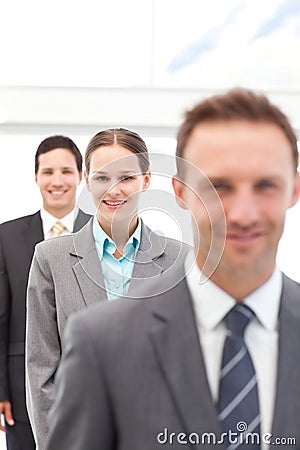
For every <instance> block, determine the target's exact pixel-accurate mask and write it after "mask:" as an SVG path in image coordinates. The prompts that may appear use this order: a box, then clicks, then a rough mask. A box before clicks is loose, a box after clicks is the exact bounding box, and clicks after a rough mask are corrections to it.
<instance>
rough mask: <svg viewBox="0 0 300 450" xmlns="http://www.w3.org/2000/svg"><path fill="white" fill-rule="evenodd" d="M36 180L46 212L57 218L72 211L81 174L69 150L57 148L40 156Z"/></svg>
mask: <svg viewBox="0 0 300 450" xmlns="http://www.w3.org/2000/svg"><path fill="white" fill-rule="evenodd" d="M35 180H36V183H37V185H38V186H39V188H40V191H41V194H42V197H43V206H44V208H45V209H46V211H48V212H49V213H50V214H52V215H53V216H55V217H57V218H62V217H64V216H65V215H66V214H68V213H69V212H71V211H72V209H73V208H74V207H75V202H76V189H77V186H78V184H79V183H80V181H81V173H80V172H78V169H77V165H76V159H75V156H74V155H73V154H72V153H71V152H70V151H69V150H67V149H65V148H56V149H54V150H50V151H49V152H47V153H43V154H42V155H40V156H39V167H38V172H37V174H36V177H35Z"/></svg>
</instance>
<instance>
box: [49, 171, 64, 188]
mask: <svg viewBox="0 0 300 450" xmlns="http://www.w3.org/2000/svg"><path fill="white" fill-rule="evenodd" d="M51 182H52V184H53V186H62V185H63V175H62V173H61V172H59V171H57V172H53V174H52V179H51Z"/></svg>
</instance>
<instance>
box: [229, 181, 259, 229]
mask: <svg viewBox="0 0 300 450" xmlns="http://www.w3.org/2000/svg"><path fill="white" fill-rule="evenodd" d="M226 209H227V211H226V218H227V222H228V225H229V224H236V225H239V226H241V227H249V226H253V225H254V224H256V223H257V222H258V220H259V203H258V199H257V197H256V195H255V193H254V192H253V191H252V190H251V189H241V190H240V191H238V192H235V193H234V195H233V196H232V198H231V201H230V204H229V205H227V208H226Z"/></svg>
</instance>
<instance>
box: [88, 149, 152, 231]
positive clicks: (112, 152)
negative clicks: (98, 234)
mask: <svg viewBox="0 0 300 450" xmlns="http://www.w3.org/2000/svg"><path fill="white" fill-rule="evenodd" d="M150 177H151V176H150V173H149V172H147V173H146V174H145V175H143V174H142V173H141V167H140V165H139V159H138V157H137V155H136V154H135V153H133V152H131V151H130V150H128V149H127V148H125V147H122V146H121V145H119V144H114V145H108V146H102V147H99V148H98V149H97V150H95V151H94V152H93V153H92V155H91V159H90V172H89V174H87V173H85V179H86V183H87V187H88V189H89V191H90V192H91V193H92V196H93V199H94V203H95V205H96V206H97V216H98V221H99V223H100V224H101V225H102V226H103V228H104V229H105V228H106V227H107V226H109V225H112V224H113V223H114V224H117V223H124V225H125V224H128V225H129V224H130V223H131V222H132V220H133V219H134V218H135V217H136V215H137V211H138V202H139V196H140V194H141V192H143V191H145V190H146V189H147V188H148V186H149V184H150Z"/></svg>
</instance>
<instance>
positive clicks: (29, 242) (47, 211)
mask: <svg viewBox="0 0 300 450" xmlns="http://www.w3.org/2000/svg"><path fill="white" fill-rule="evenodd" d="M81 176H82V156H81V153H80V151H79V149H78V148H77V146H76V145H75V143H74V142H73V141H72V140H71V139H69V138H68V137H64V136H51V137H48V138H47V139H45V140H44V141H43V142H41V144H40V145H39V147H38V149H37V152H36V155H35V179H36V183H37V185H38V186H39V188H40V192H41V195H42V199H43V207H42V209H41V210H40V211H38V212H36V213H35V214H32V215H29V216H25V217H20V218H18V219H15V220H11V221H9V222H6V223H3V224H2V225H1V226H0V415H2V414H3V415H4V418H5V426H1V427H0V429H1V430H2V431H6V441H7V448H8V449H9V450H20V449H22V450H30V449H34V448H35V443H34V439H33V435H32V431H31V427H30V424H29V419H28V415H27V411H26V406H25V375H24V367H25V366H24V364H25V362H24V351H25V343H24V341H25V317H26V315H25V305H26V287H27V278H28V273H29V268H30V264H31V260H32V256H33V252H34V247H35V245H36V244H37V243H38V242H40V241H42V240H43V239H48V238H52V237H55V236H59V235H63V234H68V233H71V232H73V231H77V230H79V229H80V228H81V227H82V226H83V225H84V224H85V223H86V222H87V221H88V219H89V217H90V216H88V215H87V214H85V213H84V212H82V211H80V210H78V209H77V208H75V202H76V189H77V186H78V185H79V183H80V181H81Z"/></svg>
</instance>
